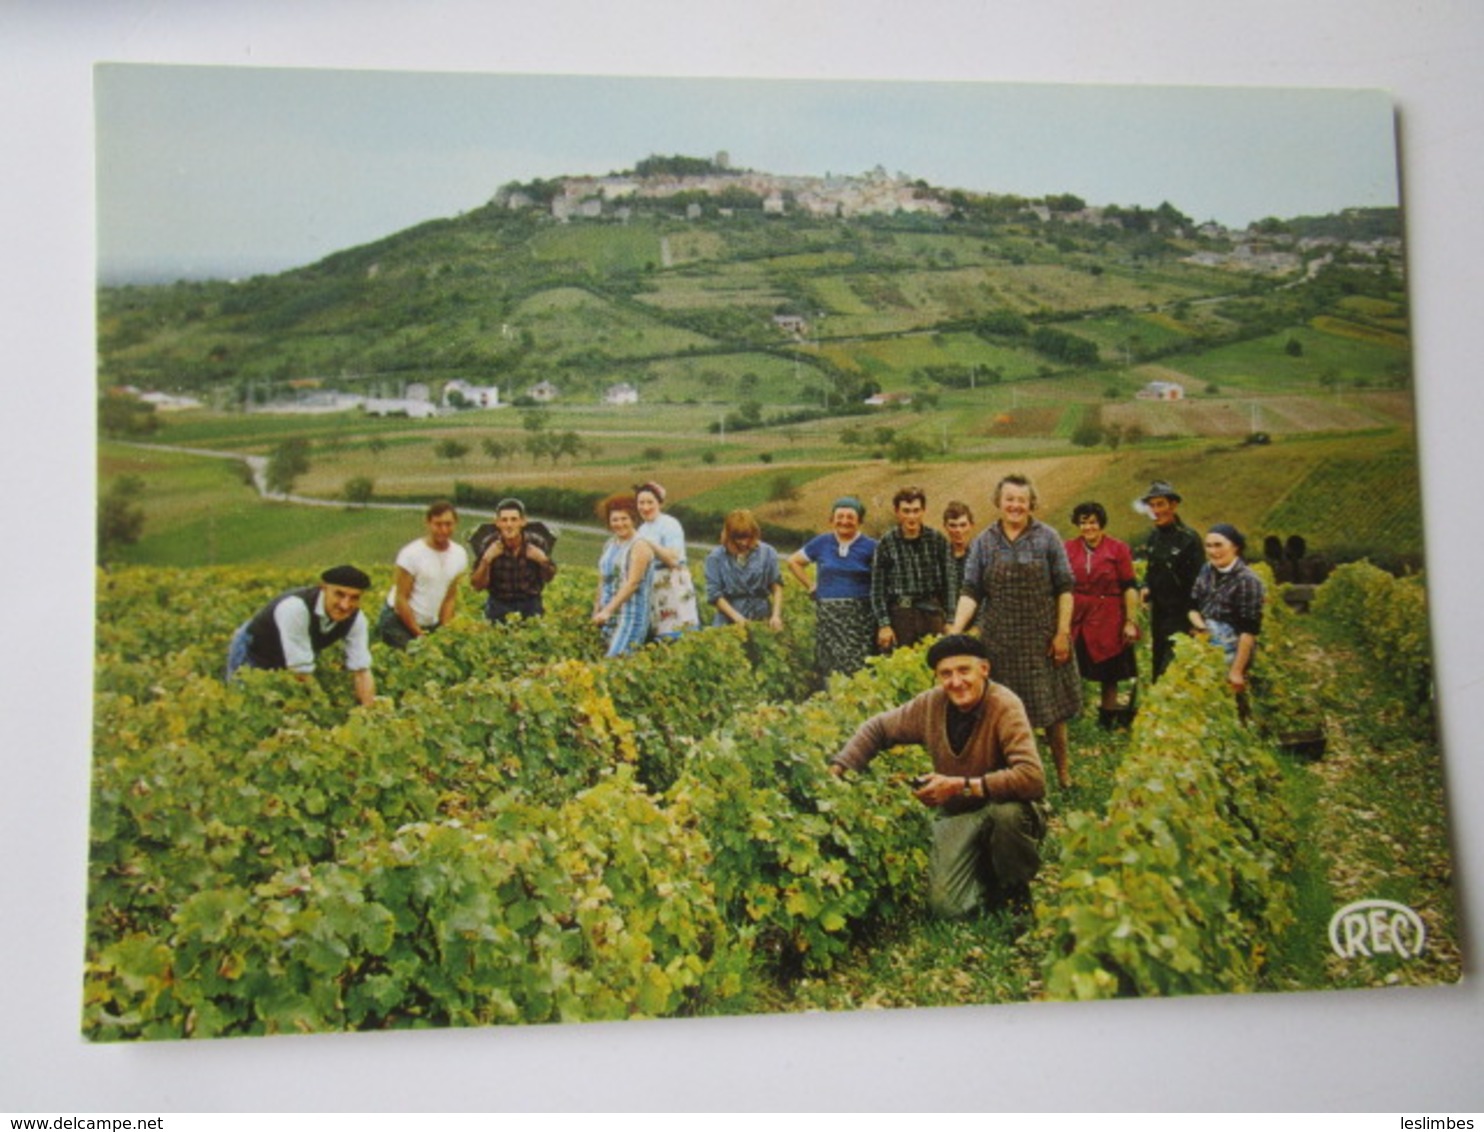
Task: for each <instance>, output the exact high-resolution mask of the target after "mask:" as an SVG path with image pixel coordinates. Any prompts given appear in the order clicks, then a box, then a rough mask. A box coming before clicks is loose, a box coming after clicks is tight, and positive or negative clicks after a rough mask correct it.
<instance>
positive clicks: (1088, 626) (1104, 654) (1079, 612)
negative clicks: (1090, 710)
mask: <svg viewBox="0 0 1484 1132" xmlns="http://www.w3.org/2000/svg"><path fill="white" fill-rule="evenodd" d="M1066 550H1067V561H1068V562H1069V563H1070V564H1071V567H1072V578H1073V586H1072V644H1073V647H1074V648H1075V649H1076V652H1077V668H1078V669H1079V671H1081V673H1082V678H1083V679H1084V680H1096V681H1098V682H1100V683H1101V682H1113V681H1118V680H1131V679H1133V677H1134V676H1135V675H1137V669H1136V668H1135V666H1134V650H1133V649H1131V648H1129V647H1128V643H1127V642H1126V641H1125V640H1124V639H1123V601H1124V598H1123V593H1124V591H1125V590H1127V589H1129V588H1131V587H1132V586H1133V585H1134V559H1133V555H1132V554H1131V553H1129V548H1128V544H1127V543H1124V542H1119V541H1118V539H1116V538H1109V537H1108V536H1107V535H1104V536H1103V540H1102V541H1101V542H1099V543H1098V545H1097V547H1096V548H1093V547H1090V546H1088V545H1087V543H1085V542H1083V541H1082V539H1080V538H1074V539H1068V540H1067V542H1066Z"/></svg>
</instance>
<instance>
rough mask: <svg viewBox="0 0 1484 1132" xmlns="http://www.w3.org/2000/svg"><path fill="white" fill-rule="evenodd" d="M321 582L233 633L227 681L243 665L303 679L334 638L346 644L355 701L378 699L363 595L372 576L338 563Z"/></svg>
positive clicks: (275, 604)
mask: <svg viewBox="0 0 1484 1132" xmlns="http://www.w3.org/2000/svg"><path fill="white" fill-rule="evenodd" d="M319 579H320V584H319V585H318V586H310V587H309V588H308V589H302V590H290V591H289V592H288V593H286V594H280V595H279V596H278V597H276V598H274V599H273V600H272V601H270V602H269V603H268V604H267V605H265V606H264V607H263V608H262V609H260V610H258V611H257V613H255V614H253V616H252V617H250V618H248V620H247V621H245V622H243V624H242V625H240V626H238V628H237V632H235V633H233V634H232V643H231V644H230V645H229V646H228V647H227V679H228V680H230V679H232V675H233V674H234V673H235V672H236V671H237V670H238V669H239V668H243V667H246V668H269V669H272V668H287V669H288V670H289V671H290V672H293V673H294V674H295V675H297V676H298V677H299V678H300V679H302V680H307V679H308V678H309V677H310V675H311V674H313V672H314V662H315V658H316V657H317V656H318V655H319V654H320V653H321V652H323V651H324V650H325V649H327V648H329V647H330V646H331V645H333V644H334V643H335V642H336V641H344V642H345V668H346V671H348V672H349V673H350V674H351V678H352V680H353V681H354V682H355V692H356V699H357V700H358V701H359V702H360V703H363V704H369V703H370V702H371V701H372V700H374V699H375V698H376V682H375V680H374V679H373V678H372V676H371V648H370V642H369V639H368V638H369V636H370V634H369V632H368V631H367V628H366V617H365V615H364V614H363V613H362V612H361V594H362V593H364V592H365V590H366V589H367V587H369V586H370V585H371V579H370V578H369V577H367V575H366V574H365V573H364V572H363V571H361V570H357V569H356V568H355V567H354V566H334V567H331V568H330V569H329V570H326V571H325V572H324V573H323V574H321V575H320V576H319Z"/></svg>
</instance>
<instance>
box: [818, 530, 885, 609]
mask: <svg viewBox="0 0 1484 1132" xmlns="http://www.w3.org/2000/svg"><path fill="white" fill-rule="evenodd" d="M840 550H841V547H840V540H839V539H837V538H836V537H835V532H834V531H825V533H824V534H822V535H815V536H814V537H813V538H812V539H810V540H809V541H808V542H806V543H805V544H804V557H805V558H807V559H809V561H810V562H812V563H814V586H815V596H816V597H819V598H820V599H822V600H828V599H831V598H842V597H848V598H862V599H864V600H867V601H869V600H870V597H871V560H872V559H873V558H875V557H876V540H875V539H873V538H872V537H871V536H870V535H857V536H856V537H855V539H854V540H853V541H852V542H851V543H850V545H849V547H848V549H846V552H845V554H844V555H843V556H842V555H841V553H840Z"/></svg>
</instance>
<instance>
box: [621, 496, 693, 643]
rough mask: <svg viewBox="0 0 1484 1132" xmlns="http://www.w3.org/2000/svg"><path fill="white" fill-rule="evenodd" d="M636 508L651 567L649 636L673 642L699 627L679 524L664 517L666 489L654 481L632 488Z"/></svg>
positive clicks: (670, 516) (678, 521)
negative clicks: (651, 562) (687, 631)
mask: <svg viewBox="0 0 1484 1132" xmlns="http://www.w3.org/2000/svg"><path fill="white" fill-rule="evenodd" d="M634 500H635V502H636V503H637V504H638V506H639V517H640V519H641V520H642V522H641V524H640V526H639V537H640V538H641V539H643V540H644V541H645V542H647V543H648V544H649V549H650V551H651V552H652V553H653V555H654V564H653V566H652V567H651V568H650V572H649V635H650V636H651V637H652V638H654V639H655V640H661V641H668V640H674V639H675V638H676V637H678V636H680V634H681V633H683V632H685V631H686V630H687V629H699V628H700V627H701V615H700V613H699V611H698V610H697V609H696V586H695V583H694V582H693V581H691V576H690V567H689V566H688V565H687V564H686V560H685V531H684V530H683V529H682V528H681V526H680V520H679V519H677V518H675V517H674V516H673V515H666V514H665V513H664V512H663V511H662V510H661V508H662V507H664V504H665V489H664V488H663V487H661V486H660V485H659V484H657V483H655V482H654V481H652V480H651V481H650V482H648V483H641V484H639V485H638V486H637V487H635V488H634Z"/></svg>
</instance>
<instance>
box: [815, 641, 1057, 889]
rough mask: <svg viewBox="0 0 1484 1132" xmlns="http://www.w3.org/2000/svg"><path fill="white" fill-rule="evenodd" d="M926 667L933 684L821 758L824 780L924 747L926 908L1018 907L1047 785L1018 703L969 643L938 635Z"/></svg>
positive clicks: (920, 791)
mask: <svg viewBox="0 0 1484 1132" xmlns="http://www.w3.org/2000/svg"><path fill="white" fill-rule="evenodd" d="M927 663H928V667H929V668H931V669H932V670H933V673H934V674H935V675H936V676H937V678H938V686H937V687H936V688H933V689H931V690H929V691H927V692H924V693H922V695H920V696H917V697H915V698H914V699H912V700H911V701H909V702H908V703H906V704H904V705H903V706H902V707H899V708H897V709H895V710H894V711H888V712H883V713H882V714H880V715H877V716H873V717H872V718H870V719H868V720H866V722H865V723H863V724H862V725H861V727H860V729H859V730H858V731H857V732H856V733H855V735H854V736H853V737H852V738H851V740H850V741H849V742H848V743H846V744H845V746H844V747H843V748H842V749H841V750H840V752H839V753H838V754H837V755H835V757H834V758H833V759H832V760H831V761H830V773H832V774H834V775H836V776H837V777H838V776H840V775H842V774H844V773H845V772H846V771H847V770H862V769H864V767H865V766H866V764H867V763H869V762H870V761H871V759H872V758H874V757H875V756H876V755H877V754H879V753H880V752H881V751H884V750H886V749H887V748H888V747H895V746H899V745H903V744H908V743H917V744H921V745H922V746H924V747H926V748H927V751H928V754H929V755H930V756H931V757H932V760H933V773H932V774H925V775H922V776H921V777H919V778H917V779H914V780H913V787H914V793H915V795H916V797H917V799H918V801H920V802H922V803H923V804H924V805H926V806H931V807H933V808H934V809H935V810H936V813H935V814H934V816H933V849H932V861H931V865H930V866H929V873H928V899H929V904H930V905H931V907H932V910H933V911H934V912H935V913H936V914H938V915H940V916H964V915H969V914H971V913H973V912H975V911H978V910H980V909H986V910H987V909H990V908H994V907H997V906H999V905H1001V904H1010V905H1011V906H1013V907H1019V908H1024V907H1026V906H1027V905H1028V903H1029V899H1030V879H1031V878H1032V877H1033V876H1035V875H1036V870H1037V869H1039V868H1040V865H1041V851H1040V842H1041V838H1042V837H1044V836H1045V834H1046V819H1045V813H1044V811H1043V809H1042V807H1041V804H1040V799H1041V798H1043V797H1044V796H1045V794H1046V780H1045V776H1044V774H1043V772H1042V769H1041V756H1040V755H1039V754H1038V753H1037V752H1036V740H1035V734H1034V733H1033V732H1032V730H1031V725H1030V720H1029V719H1027V718H1026V714H1025V706H1024V705H1023V704H1022V703H1021V702H1020V697H1019V696H1017V695H1016V694H1015V693H1014V692H1012V691H1010V689H1009V688H1006V687H1004V686H1003V685H1001V684H996V683H994V682H993V681H991V680H990V678H989V659H988V654H987V652H986V650H985V647H984V644H983V642H982V641H980V640H979V638H978V637H971V636H968V635H967V634H954V635H951V636H947V637H943V638H941V639H940V640H939V641H938V642H937V643H936V644H934V645H933V647H932V648H930V649H929V650H928V654H927Z"/></svg>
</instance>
